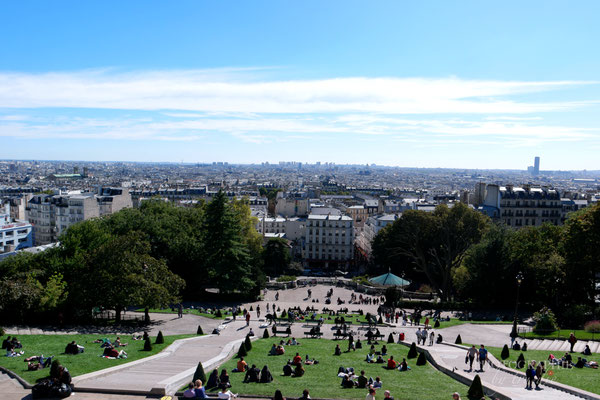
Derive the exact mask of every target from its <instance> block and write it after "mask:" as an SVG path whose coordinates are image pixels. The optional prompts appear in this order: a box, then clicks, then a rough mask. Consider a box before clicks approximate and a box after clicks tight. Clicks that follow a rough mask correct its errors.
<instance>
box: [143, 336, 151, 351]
mask: <svg viewBox="0 0 600 400" xmlns="http://www.w3.org/2000/svg"><path fill="white" fill-rule="evenodd" d="M144 351H152V342H151V341H150V338H149V337H147V338H146V340H144Z"/></svg>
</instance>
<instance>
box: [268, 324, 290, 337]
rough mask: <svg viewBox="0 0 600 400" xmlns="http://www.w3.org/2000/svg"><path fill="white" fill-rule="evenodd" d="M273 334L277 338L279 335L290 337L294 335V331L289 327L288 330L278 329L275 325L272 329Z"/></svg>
mask: <svg viewBox="0 0 600 400" xmlns="http://www.w3.org/2000/svg"><path fill="white" fill-rule="evenodd" d="M271 332H273V336H277V335H279V334H281V335H286V336H288V337H289V336H290V335H291V334H292V330H291V329H290V328H289V327H288V328H287V329H283V330H281V329H277V328H276V327H275V325H273V329H271Z"/></svg>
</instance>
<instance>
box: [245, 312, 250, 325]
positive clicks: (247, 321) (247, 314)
mask: <svg viewBox="0 0 600 400" xmlns="http://www.w3.org/2000/svg"><path fill="white" fill-rule="evenodd" d="M248 325H250V313H246V326H248Z"/></svg>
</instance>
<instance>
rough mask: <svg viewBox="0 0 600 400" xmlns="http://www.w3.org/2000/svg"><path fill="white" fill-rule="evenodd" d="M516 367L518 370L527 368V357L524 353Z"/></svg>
mask: <svg viewBox="0 0 600 400" xmlns="http://www.w3.org/2000/svg"><path fill="white" fill-rule="evenodd" d="M516 367H517V369H521V368H523V367H525V356H524V355H523V353H521V354H519V357H518V358H517V365H516Z"/></svg>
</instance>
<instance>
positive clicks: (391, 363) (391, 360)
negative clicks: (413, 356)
mask: <svg viewBox="0 0 600 400" xmlns="http://www.w3.org/2000/svg"><path fill="white" fill-rule="evenodd" d="M397 365H398V363H397V362H396V361H395V360H394V356H390V358H389V359H388V363H387V367H388V369H396V366H397Z"/></svg>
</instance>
